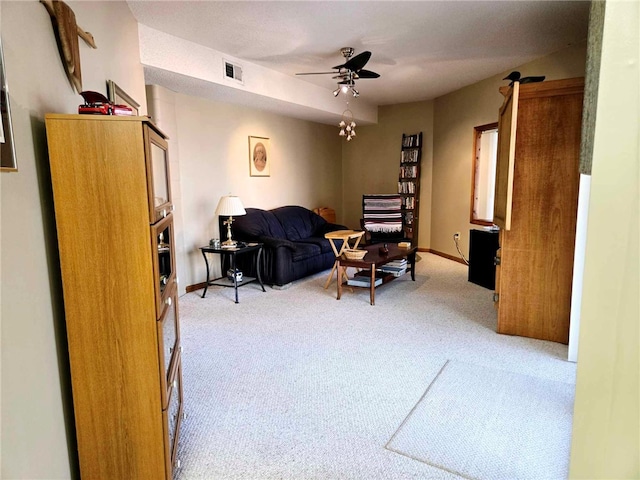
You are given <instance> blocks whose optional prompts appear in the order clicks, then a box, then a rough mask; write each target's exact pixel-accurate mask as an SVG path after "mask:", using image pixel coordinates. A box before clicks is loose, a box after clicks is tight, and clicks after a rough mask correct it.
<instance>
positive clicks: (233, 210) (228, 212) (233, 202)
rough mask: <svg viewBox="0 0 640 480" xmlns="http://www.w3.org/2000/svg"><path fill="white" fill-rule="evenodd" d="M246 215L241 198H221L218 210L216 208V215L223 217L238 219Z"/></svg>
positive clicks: (231, 196)
mask: <svg viewBox="0 0 640 480" xmlns="http://www.w3.org/2000/svg"><path fill="white" fill-rule="evenodd" d="M246 213H247V212H246V210H245V209H244V207H243V206H242V202H241V201H240V198H239V197H236V196H235V195H227V196H226V197H221V198H220V201H219V202H218V208H216V214H217V215H219V216H221V217H238V216H240V215H246Z"/></svg>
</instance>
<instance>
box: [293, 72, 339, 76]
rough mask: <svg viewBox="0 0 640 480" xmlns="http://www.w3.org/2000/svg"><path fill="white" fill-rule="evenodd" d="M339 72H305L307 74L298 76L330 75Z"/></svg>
mask: <svg viewBox="0 0 640 480" xmlns="http://www.w3.org/2000/svg"><path fill="white" fill-rule="evenodd" d="M334 73H337V72H305V73H296V75H329V74H334Z"/></svg>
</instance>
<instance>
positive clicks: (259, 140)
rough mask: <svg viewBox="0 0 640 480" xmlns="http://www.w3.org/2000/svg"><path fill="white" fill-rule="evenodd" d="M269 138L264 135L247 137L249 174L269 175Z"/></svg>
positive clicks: (253, 175)
mask: <svg viewBox="0 0 640 480" xmlns="http://www.w3.org/2000/svg"><path fill="white" fill-rule="evenodd" d="M270 150H271V149H270V144H269V139H268V138H265V137H249V174H250V175H251V176H252V177H269V176H270V175H271V163H270V162H269V152H270Z"/></svg>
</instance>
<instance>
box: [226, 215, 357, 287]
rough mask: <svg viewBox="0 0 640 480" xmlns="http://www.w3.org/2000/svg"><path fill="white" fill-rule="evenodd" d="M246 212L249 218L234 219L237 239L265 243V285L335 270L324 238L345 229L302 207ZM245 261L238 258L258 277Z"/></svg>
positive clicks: (243, 269) (287, 281) (251, 273)
mask: <svg viewBox="0 0 640 480" xmlns="http://www.w3.org/2000/svg"><path fill="white" fill-rule="evenodd" d="M246 211H247V214H246V215H242V216H240V217H235V218H234V222H233V226H232V230H233V238H234V239H236V240H238V241H242V242H260V243H264V249H263V252H262V262H261V263H262V268H261V271H262V280H263V282H264V283H267V284H269V285H277V286H283V285H286V284H288V283H290V282H293V281H294V280H298V279H300V278H303V277H306V276H307V275H312V274H314V273H318V272H322V271H323V270H327V269H329V268H331V267H332V266H333V263H334V261H335V255H334V253H333V250H332V249H331V244H330V243H329V240H327V239H326V238H324V234H325V233H327V232H333V231H335V230H346V229H347V227H345V226H344V225H338V224H335V223H328V222H327V221H326V220H325V219H324V218H322V217H321V216H320V215H317V214H315V213H313V212H312V211H311V210H308V209H306V208H304V207H299V206H286V207H279V208H274V209H273V210H261V209H259V208H247V209H246ZM221 231H223V230H221ZM336 245H337V246H338V248H339V246H340V245H341V244H340V243H339V242H336ZM242 257H243V256H242V255H240V256H238V266H239V268H240V269H241V270H242V271H243V272H245V273H246V274H247V275H250V276H255V272H253V271H252V270H253V265H252V264H251V262H246V261H245V262H243V263H242V264H241V263H240V262H241V260H242Z"/></svg>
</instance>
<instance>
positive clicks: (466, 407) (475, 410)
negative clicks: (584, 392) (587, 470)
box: [386, 361, 575, 480]
mask: <svg viewBox="0 0 640 480" xmlns="http://www.w3.org/2000/svg"><path fill="white" fill-rule="evenodd" d="M574 390H575V388H574V385H572V384H569V383H564V382H556V381H553V380H547V379H542V378H536V377H531V376H529V375H520V374H518V373H513V372H508V371H505V370H498V369H494V368H487V367H480V366H478V365H472V364H468V363H464V362H457V361H449V362H447V363H446V364H445V365H444V366H443V368H442V370H441V371H440V373H439V374H438V376H437V377H436V378H435V380H434V381H433V383H432V384H431V385H429V387H428V388H427V390H426V392H425V394H424V396H423V397H422V399H420V401H419V402H418V404H417V405H416V407H415V408H414V409H413V410H412V411H411V413H410V414H409V416H408V417H407V419H406V420H405V421H404V422H403V424H402V425H401V426H400V428H399V429H398V431H397V432H396V433H395V434H394V435H393V437H392V438H391V440H390V441H389V443H388V444H387V446H386V447H387V448H388V449H389V450H391V451H394V452H397V453H399V454H401V455H406V456H407V457H409V458H413V459H415V460H419V461H422V462H425V463H428V464H429V465H433V466H435V467H438V468H442V469H443V470H447V471H449V472H453V473H457V474H460V475H462V476H463V477H465V478H495V479H505V480H509V479H537V478H544V479H554V478H558V479H561V478H567V476H568V473H569V449H570V446H571V420H572V412H573V401H574Z"/></svg>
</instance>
